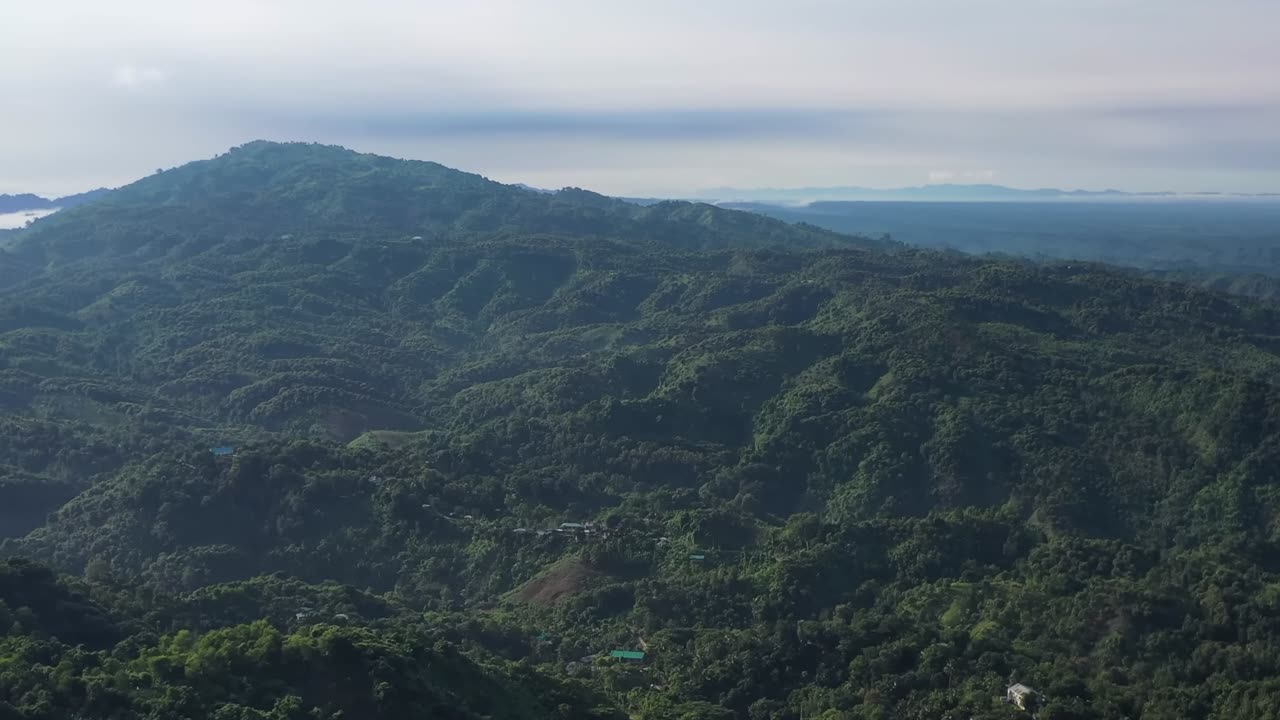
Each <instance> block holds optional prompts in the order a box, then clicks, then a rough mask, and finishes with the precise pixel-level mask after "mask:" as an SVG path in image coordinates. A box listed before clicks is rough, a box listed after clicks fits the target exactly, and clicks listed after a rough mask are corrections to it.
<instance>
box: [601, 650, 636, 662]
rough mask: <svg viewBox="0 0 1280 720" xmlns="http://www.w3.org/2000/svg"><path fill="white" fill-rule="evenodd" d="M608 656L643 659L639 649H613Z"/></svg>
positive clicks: (620, 658)
mask: <svg viewBox="0 0 1280 720" xmlns="http://www.w3.org/2000/svg"><path fill="white" fill-rule="evenodd" d="M609 657H613V658H618V659H619V660H643V659H644V653H642V652H640V651H639V650H614V651H613V652H611V653H609Z"/></svg>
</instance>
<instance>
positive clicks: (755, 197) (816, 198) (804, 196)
mask: <svg viewBox="0 0 1280 720" xmlns="http://www.w3.org/2000/svg"><path fill="white" fill-rule="evenodd" d="M695 196H696V197H698V198H700V199H705V200H709V201H713V202H717V203H744V202H756V203H767V204H776V205H807V204H809V203H817V202H853V201H880V202H888V201H898V202H988V203H989V202H1053V201H1058V202H1066V201H1077V202H1080V201H1088V202H1138V201H1154V200H1165V201H1176V200H1183V201H1185V200H1205V201H1208V200H1215V199H1217V200H1253V201H1273V202H1280V193H1261V194H1248V193H1223V192H1195V193H1175V192H1168V191H1154V192H1124V191H1121V190H1111V189H1108V190H1062V189H1058V188H1035V189H1023V188H1011V187H1006V186H1003V185H992V184H976V185H962V184H954V183H939V184H930V185H920V186H916V187H903V188H867V187H857V186H844V187H839V186H837V187H803V188H732V187H721V188H710V189H707V190H703V191H700V192H698V193H696V194H695Z"/></svg>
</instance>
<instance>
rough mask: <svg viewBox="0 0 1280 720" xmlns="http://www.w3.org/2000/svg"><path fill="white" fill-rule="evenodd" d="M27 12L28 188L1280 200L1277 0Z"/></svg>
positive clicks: (22, 137) (392, 2)
mask: <svg viewBox="0 0 1280 720" xmlns="http://www.w3.org/2000/svg"><path fill="white" fill-rule="evenodd" d="M19 16H20V17H19V19H18V21H17V22H5V23H0V87H3V88H5V103H6V107H14V108H18V109H20V112H14V113H8V114H6V115H5V116H4V117H3V118H0V167H3V168H4V169H5V173H4V176H3V177H2V178H0V182H3V184H4V185H5V186H6V188H11V189H13V190H17V191H25V190H28V189H30V190H41V191H46V192H51V193H61V192H72V191H76V190H82V189H84V188H85V187H91V186H93V185H97V184H103V183H118V182H122V181H125V180H128V179H130V178H132V177H136V176H137V175H141V174H145V173H146V172H148V171H150V170H151V169H153V168H155V167H157V166H165V167H168V166H171V165H174V164H177V163H180V162H182V161H185V160H188V159H192V158H198V157H206V156H209V155H212V154H215V153H217V152H221V151H224V150H226V148H227V147H228V146H230V145H232V144H238V143H240V142H244V141H246V140H249V139H253V138H258V137H270V138H273V139H301V140H311V139H316V140H323V141H327V142H336V143H339V144H346V145H351V146H355V147H358V148H360V149H367V150H373V151H379V152H384V153H391V154H397V155H402V156H412V157H421V158H425V159H435V160H440V161H442V162H448V163H449V164H453V165H457V166H461V167H463V168H466V169H470V170H474V171H477V172H481V173H485V174H490V175H492V176H495V177H497V176H504V177H509V178H511V179H514V180H520V179H525V178H531V179H532V178H534V177H535V176H537V178H539V180H538V181H539V182H542V183H551V184H554V183H555V182H563V183H564V184H588V183H589V182H591V181H592V180H591V179H592V178H596V179H598V180H599V181H600V182H601V183H604V184H606V185H607V186H608V187H604V185H602V186H601V189H607V190H610V191H614V192H623V193H632V192H634V193H640V192H654V191H660V190H661V187H660V186H665V187H666V188H669V189H672V191H674V189H678V188H696V187H698V186H699V185H702V184H704V183H705V184H710V185H736V186H748V185H752V184H767V185H808V184H862V185H872V186H875V185H886V184H912V183H919V182H921V180H922V179H924V178H926V177H930V171H934V172H935V173H938V174H937V175H936V177H937V178H939V179H937V180H934V181H936V182H942V181H944V180H943V178H945V181H953V182H983V181H985V180H986V179H989V177H997V176H998V177H999V178H1000V181H1001V182H1002V183H1007V184H1013V183H1015V182H1024V183H1026V184H1032V185H1066V184H1072V185H1083V186H1101V187H1105V186H1110V185H1117V186H1118V185H1124V184H1125V183H1126V182H1132V183H1143V184H1148V183H1149V184H1151V185H1158V186H1164V185H1166V184H1185V185H1191V186H1195V185H1204V186H1208V185H1213V186H1215V188H1216V187H1217V186H1230V187H1223V189H1245V190H1249V189H1252V190H1258V191H1268V190H1276V189H1280V142H1277V141H1276V131H1275V128H1276V127H1280V74H1277V73H1275V72H1273V71H1272V70H1271V69H1272V68H1275V67H1278V66H1280V43H1276V42H1274V30H1273V29H1274V28H1275V27H1277V26H1280V3H1277V2H1276V1H1275V0H1232V2H1230V3H1207V2H1204V1H1203V0H1126V1H1125V2H1123V3H1117V2H1114V0H1074V1H1073V2H1065V1H1064V0H1025V2H1020V3H1011V2H1006V1H1005V0H974V2H970V3H956V2H954V0H903V2H896V3H886V2H871V1H870V0H792V2H790V3H777V2H771V1H768V0H704V1H703V2H700V3H688V2H684V1H683V0H650V2H647V3H643V4H638V3H607V2H599V1H598V0H546V1H545V2H543V3H528V2H523V1H522V0H473V1H472V2H466V3H458V2H449V1H447V0H367V2H364V3H352V2H349V1H344V0H273V1H272V2H262V1H261V0H219V1H218V2H216V3H175V2H171V1H169V2H166V1H165V0H114V1H113V2H111V3H101V2H98V1H96V0H60V1H59V2H53V3H27V4H25V5H23V10H22V12H21V13H20V14H19ZM1188 47H1195V48H1196V49H1197V51H1196V52H1195V53H1188V52H1186V48H1188ZM104 58H105V59H106V61H105V62H104ZM117 61H118V62H117ZM104 73H105V77H104ZM176 78H181V82H176V81H175V79H176ZM143 98H145V99H146V102H140V100H141V99H143ZM85 118H90V119H91V120H90V121H85ZM68 157H74V158H75V160H74V162H71V163H69V162H68V161H67V159H66V158H68ZM988 169H989V170H988ZM987 172H991V173H992V175H990V176H987V175H983V173H987ZM945 173H951V175H944V174H945ZM663 178H665V185H664V183H663V182H661V180H662V179H663ZM1197 178H1201V179H1200V180H1197ZM1224 179H1225V180H1224ZM1136 189H1146V188H1141V187H1139V188H1136ZM1190 189H1200V188H1197V187H1192V188H1190ZM0 191H4V189H0Z"/></svg>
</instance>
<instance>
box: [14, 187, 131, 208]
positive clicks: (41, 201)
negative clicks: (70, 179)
mask: <svg viewBox="0 0 1280 720" xmlns="http://www.w3.org/2000/svg"><path fill="white" fill-rule="evenodd" d="M109 192H111V191H110V190H108V189H107V188H98V189H97V190H90V191H89V192H82V193H79V194H77V195H66V196H64V197H60V198H55V199H52V200H51V199H49V198H45V197H40V196H39V195H33V194H31V193H23V194H21V195H0V213H15V212H22V211H23V210H53V209H55V208H56V209H60V210H65V209H67V208H72V207H75V206H77V205H83V204H85V203H87V202H92V201H94V200H97V199H98V198H100V197H102V196H103V195H106V194H107V193H109Z"/></svg>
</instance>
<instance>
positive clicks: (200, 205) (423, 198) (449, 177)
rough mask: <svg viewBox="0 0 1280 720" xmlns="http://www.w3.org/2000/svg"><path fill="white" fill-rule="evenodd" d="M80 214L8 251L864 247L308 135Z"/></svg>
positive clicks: (36, 254) (41, 254) (48, 259)
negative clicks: (555, 188) (542, 244)
mask: <svg viewBox="0 0 1280 720" xmlns="http://www.w3.org/2000/svg"><path fill="white" fill-rule="evenodd" d="M74 210H77V211H78V210H84V212H62V213H58V214H57V215H55V216H53V217H51V218H49V219H46V220H44V221H42V222H39V223H35V224H34V226H33V227H32V228H30V230H28V231H27V232H25V233H24V234H22V235H20V236H19V237H17V238H16V239H14V240H12V241H11V242H10V248H9V249H10V251H11V252H13V253H14V254H15V255H17V256H18V257H20V258H22V259H26V260H30V261H33V262H39V263H54V264H59V263H66V262H70V261H74V260H79V259H85V258H88V257H101V256H111V257H117V258H119V257H126V256H129V257H135V259H136V258H137V257H146V258H151V257H156V256H158V255H159V254H167V253H171V252H177V253H179V254H182V253H191V252H198V251H199V249H200V248H202V247H203V246H204V244H206V243H209V242H214V241H215V240H218V239H223V238H226V237H228V236H230V235H233V234H234V235H240V236H257V237H260V238H275V237H283V236H286V235H288V236H297V235H303V234H307V233H316V232H322V233H324V234H327V235H330V236H344V235H345V236H368V235H381V236H405V237H416V236H430V237H433V238H438V237H445V236H448V235H450V234H457V233H469V234H474V233H489V234H498V233H508V234H509V233H515V232H519V233H569V234H574V235H579V236H604V235H609V234H614V235H617V234H625V235H626V236H627V237H628V238H630V239H633V240H647V241H653V242H660V243H675V244H679V245H681V246H683V247H687V248H711V247H725V246H729V245H735V244H741V243H747V244H759V245H773V244H778V245H786V246H789V247H822V246H830V245H834V244H846V245H847V244H858V243H859V241H857V240H855V239H852V238H849V237H847V236H843V235H839V234H836V233H832V232H829V231H825V230H820V229H818V228H808V227H795V226H791V225H787V224H785V223H781V222H777V221H774V220H769V219H765V218H760V217H756V216H752V215H749V214H745V213H736V212H729V211H725V210H722V209H719V208H716V207H714V206H712V205H698V204H692V203H682V202H664V203H659V204H656V205H652V206H648V207H639V206H636V205H632V204H629V203H626V202H623V201H621V200H615V199H612V198H608V197H605V196H603V195H597V194H595V193H591V192H587V191H585V190H580V189H576V188H566V189H564V190H561V191H559V192H557V193H555V194H554V195H548V194H545V193H541V192H537V191H533V190H525V189H523V188H519V187H516V186H512V185H503V184H500V183H496V182H492V181H490V180H487V179H485V178H483V177H480V176H479V175H472V174H469V173H463V172H459V171H457V170H451V169H449V168H446V167H444V166H442V165H438V164H435V163H428V162H410V161H404V160H393V159H391V158H382V157H377V156H373V155H361V154H357V153H352V152H349V151H346V150H343V149H341V148H336V147H329V146H320V145H308V144H304V143H292V144H279V143H266V142H258V143H250V144H248V145H245V146H243V147H240V148H236V149H235V150H233V151H231V152H229V153H227V154H225V155H223V156H221V157H219V158H215V159H213V160H208V161H202V162H195V163H190V164H188V165H184V166H182V167H180V168H176V169H173V170H169V171H167V172H163V173H157V174H155V175H152V176H151V177H148V178H145V179H143V180H140V181H138V182H136V183H133V184H132V185H129V186H128V187H124V188H121V189H119V190H116V191H114V192H112V193H110V194H108V195H107V196H105V197H104V198H103V199H102V200H101V201H100V202H97V203H94V204H93V205H92V206H91V207H87V208H86V207H81V208H74ZM196 225H199V226H200V228H201V230H200V232H199V234H198V235H197V236H196V237H191V238H184V240H186V241H187V242H188V244H187V245H186V246H183V247H176V246H175V245H174V241H175V239H176V238H178V237H179V236H183V235H185V234H187V233H188V231H189V230H190V228H192V227H194V226H196ZM402 239H403V238H402ZM190 243H195V244H194V245H193V244H190ZM868 243H869V241H862V243H861V244H864V245H865V244H868Z"/></svg>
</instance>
